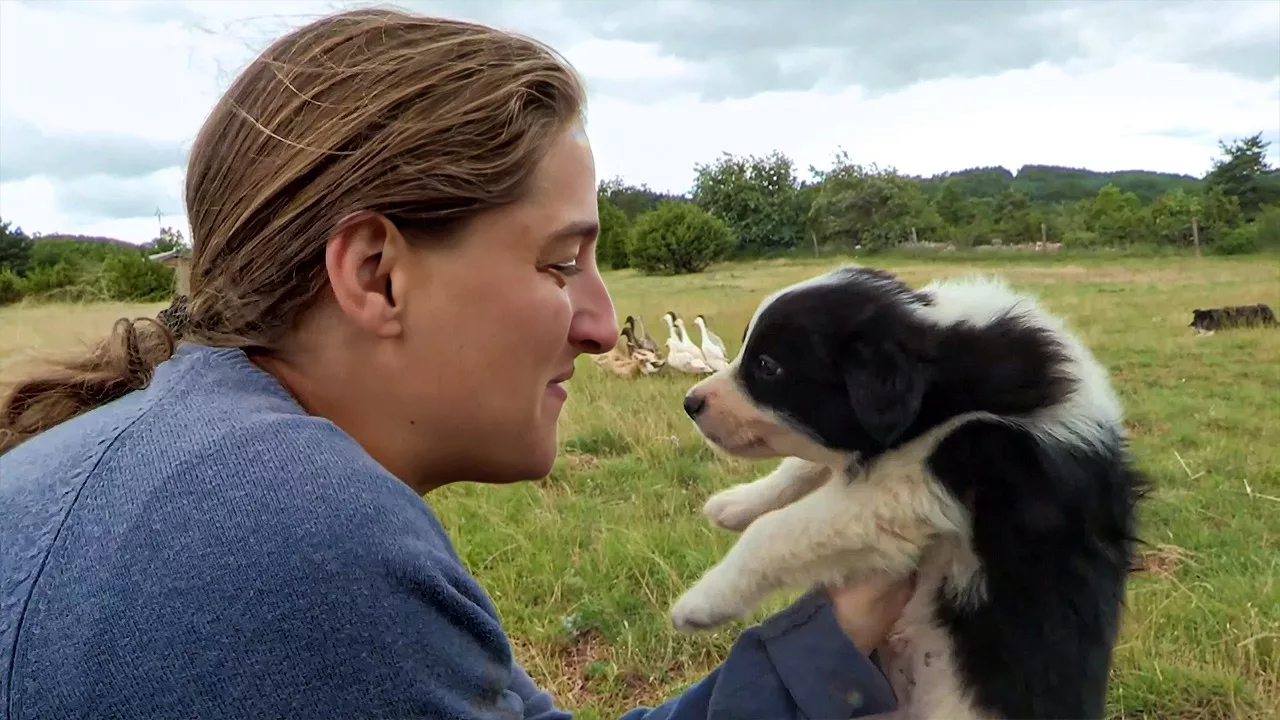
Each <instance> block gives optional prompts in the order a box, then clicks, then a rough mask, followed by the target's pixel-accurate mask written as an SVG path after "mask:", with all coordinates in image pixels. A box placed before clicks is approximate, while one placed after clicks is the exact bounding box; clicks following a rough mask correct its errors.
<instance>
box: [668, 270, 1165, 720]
mask: <svg viewBox="0 0 1280 720" xmlns="http://www.w3.org/2000/svg"><path fill="white" fill-rule="evenodd" d="M684 409H685V411H686V412H687V413H688V415H689V416H690V417H691V418H692V419H693V420H694V422H695V423H696V425H697V427H698V430H699V431H700V432H701V433H702V435H703V436H704V437H705V438H706V439H707V440H708V441H709V442H710V443H711V445H712V446H713V447H715V448H717V449H718V450H720V451H722V452H725V453H727V454H730V455H734V456H738V457H745V458H770V457H780V458H785V459H784V460H782V462H781V464H779V465H778V467H777V469H776V470H774V471H773V472H772V473H770V474H769V475H767V476H765V477H764V478H761V479H759V480H756V481H754V482H750V483H744V484H742V485H738V486H735V487H733V488H730V489H728V490H726V491H724V492H721V493H719V494H717V495H715V496H713V497H712V498H711V499H710V500H709V501H708V502H707V504H706V507H705V512H706V514H707V515H708V516H709V517H710V519H711V520H712V521H713V522H714V523H715V524H717V525H719V526H721V527H724V528H727V529H731V530H743V529H744V528H745V531H744V532H743V533H742V535H741V537H740V538H739V539H738V541H737V543H736V544H735V545H734V546H733V548H732V549H731V550H730V551H729V553H728V554H727V555H726V556H725V557H724V558H723V559H722V560H721V562H720V563H719V564H717V565H716V566H715V567H714V568H712V569H711V570H710V571H708V572H707V573H706V574H705V575H704V576H703V577H702V578H701V579H700V580H699V581H698V582H697V583H696V584H695V585H694V586H693V587H692V588H690V589H689V590H688V591H687V592H686V593H685V594H684V595H683V596H681V597H680V598H679V600H677V602H676V603H675V605H674V606H673V608H672V611H671V615H672V620H673V622H674V624H675V626H676V627H677V628H678V629H680V630H682V631H685V632H689V631H692V630H696V629H703V628H710V627H713V626H716V625H719V624H721V623H724V622H726V621H730V620H733V619H738V618H743V617H745V616H747V615H749V614H750V613H751V612H752V611H753V610H754V609H755V608H756V606H757V605H758V604H759V603H760V601H762V600H763V599H765V597H766V596H767V595H769V594H770V593H771V592H773V591H775V590H779V589H782V588H799V587H804V586H811V585H814V584H819V583H824V584H836V583H840V582H842V581H846V580H848V579H851V578H854V577H857V576H866V575H868V574H871V573H883V572H889V573H896V574H900V575H902V576H904V577H905V576H907V575H909V574H911V573H913V572H915V573H916V574H917V591H916V593H915V595H914V596H913V598H912V599H911V601H910V602H909V603H908V605H907V608H906V610H905V612H904V615H903V618H902V619H901V620H900V621H899V623H898V625H897V626H896V627H895V628H894V632H893V636H892V643H891V648H890V652H888V653H887V654H886V657H884V658H882V661H883V663H884V667H885V670H886V673H887V674H888V675H889V676H890V680H891V681H892V682H893V683H894V685H895V690H896V691H897V693H898V697H899V703H900V706H899V708H900V709H899V710H898V711H896V712H895V714H894V715H895V717H903V718H908V717H909V718H946V719H947V720H959V719H961V718H1101V717H1102V716H1103V713H1104V704H1105V697H1106V690H1107V675H1108V671H1109V668H1110V664H1111V653H1112V648H1113V646H1114V643H1115V641H1116V636H1117V630H1118V627H1119V623H1120V615H1121V610H1122V604H1123V599H1124V594H1125V583H1126V578H1127V573H1128V572H1129V568H1130V566H1131V564H1132V562H1133V555H1134V550H1135V548H1134V545H1135V543H1136V542H1137V541H1136V538H1135V526H1136V521H1135V508H1136V505H1137V503H1138V502H1139V500H1140V498H1141V496H1142V494H1143V489H1144V488H1145V486H1146V482H1145V478H1144V477H1143V476H1142V475H1141V474H1140V473H1139V472H1138V471H1137V470H1136V469H1134V467H1133V466H1132V465H1131V461H1130V457H1129V454H1128V450H1127V446H1126V438H1125V432H1124V427H1123V423H1122V415H1121V408H1120V403H1119V402H1118V400H1117V399H1116V396H1115V395H1114V394H1113V392H1112V389H1111V386H1110V383H1109V380H1108V376H1107V372H1106V371H1105V370H1104V369H1103V367H1102V366H1101V365H1100V364H1099V363H1098V361H1097V360H1095V359H1094V357H1093V355H1092V354H1091V353H1090V352H1089V351H1088V350H1087V349H1086V348H1085V347H1084V346H1083V345H1082V344H1081V343H1080V341H1079V340H1077V339H1076V338H1075V337H1074V336H1073V335H1071V334H1070V333H1069V332H1068V331H1067V330H1066V329H1065V328H1064V326H1063V324H1062V323H1061V322H1060V321H1059V320H1057V319H1056V318H1054V317H1053V316H1051V315H1049V314H1048V313H1047V312H1045V311H1044V310H1043V309H1042V308H1041V307H1039V306H1038V305H1037V304H1036V303H1035V301H1033V300H1032V299H1030V298H1027V297H1024V296H1021V295H1018V294H1016V293H1014V292H1013V291H1011V290H1010V289H1008V288H1007V287H1006V286H1005V285H1003V284H1002V283H1000V282H999V281H997V280H990V279H982V278H972V279H961V280H947V281H941V282H935V283H933V284H931V285H929V286H927V287H924V288H923V289H920V290H912V289H911V288H909V287H907V286H906V285H904V284H903V283H901V282H899V281H898V280H897V279H896V278H894V277H893V276H892V275H890V274H888V273H885V272H882V271H879V270H875V269H871V268H863V267H844V268H840V269H837V270H834V271H832V272H829V273H827V274H825V275H822V276H819V277H816V278H813V279H810V280H807V281H804V282H801V283H798V284H796V285H793V286H791V287H788V288H785V289H783V290H780V291H778V292H776V293H774V294H773V295H771V296H770V297H768V298H766V299H765V300H764V301H763V302H762V303H761V305H760V306H759V308H758V309H757V310H756V312H755V315H754V317H753V318H752V319H751V321H750V323H749V324H748V326H747V330H746V333H745V336H744V342H743V347H742V350H741V352H740V353H739V354H738V356H737V357H736V358H735V359H734V361H733V362H732V363H731V364H730V365H729V367H728V368H727V369H724V370H721V371H719V372H717V373H715V374H714V375H711V376H709V377H707V378H706V379H704V380H702V381H701V382H699V383H697V384H696V385H694V386H693V387H692V388H691V389H690V390H689V392H688V393H687V395H686V396H685V399H684Z"/></svg>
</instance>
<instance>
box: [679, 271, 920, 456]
mask: <svg viewBox="0 0 1280 720" xmlns="http://www.w3.org/2000/svg"><path fill="white" fill-rule="evenodd" d="M930 302H931V300H930V298H929V297H928V296H926V295H923V294H920V293H917V292H914V291H912V290H911V289H910V288H908V287H907V286H905V285H903V284H902V283H900V282H898V281H897V280H896V279H895V278H893V277H892V276H891V275H888V274H887V273H883V272H880V271H877V270H873V269H870V268H857V267H849V268H841V269H838V270H835V271H832V272H830V273H827V274H825V275H822V276H819V277H816V278H813V279H811V280H807V281H804V282H801V283H798V284H796V285H793V286H791V287H788V288H785V289H783V290H780V291H779V292H777V293H774V294H773V295H771V296H770V297H768V298H766V299H765V300H764V301H763V302H762V303H761V304H760V306H759V307H758V308H757V309H756V313H755V316H754V317H753V318H752V320H751V322H750V324H749V325H748V327H747V331H746V335H745V338H744V341H743V346H742V350H741V351H740V352H739V353H738V356H737V357H736V358H734V360H733V362H732V363H730V365H729V367H728V368H726V369H724V370H721V371H719V372H717V373H715V374H714V375H711V376H710V377H708V378H706V379H705V380H702V381H701V382H699V383H698V384H696V385H694V386H693V388H691V389H690V390H689V392H688V393H687V394H686V396H685V401H684V408H685V412H686V413H688V415H689V416H690V417H691V418H692V419H693V421H694V422H695V423H696V424H697V426H698V430H699V431H700V432H701V433H702V434H703V435H704V436H705V437H706V438H707V440H709V441H710V442H711V443H712V444H713V445H714V446H716V447H718V448H720V449H722V450H723V451H725V452H727V453H729V454H731V455H737V456H740V457H755V458H764V457H781V456H795V457H801V458H805V459H808V460H812V461H815V462H823V463H828V464H830V463H835V462H848V461H850V460H857V459H859V458H865V457H868V456H871V455H875V454H879V453H880V452H883V451H884V450H885V449H887V448H890V447H893V446H895V444H897V443H899V442H901V441H903V440H905V439H907V435H908V431H909V429H910V428H911V426H912V425H913V424H914V423H915V421H916V419H917V417H918V415H919V413H920V408H921V403H922V401H923V399H924V396H925V391H926V389H927V388H928V386H929V383H930V378H931V374H932V370H931V367H932V357H933V352H934V350H933V348H932V347H931V344H930V342H931V336H930V335H929V333H928V332H927V331H926V328H924V327H923V326H922V324H921V323H920V321H919V320H918V319H917V318H915V317H913V316H912V313H911V311H910V309H909V305H911V304H913V303H914V304H922V305H928V304H930Z"/></svg>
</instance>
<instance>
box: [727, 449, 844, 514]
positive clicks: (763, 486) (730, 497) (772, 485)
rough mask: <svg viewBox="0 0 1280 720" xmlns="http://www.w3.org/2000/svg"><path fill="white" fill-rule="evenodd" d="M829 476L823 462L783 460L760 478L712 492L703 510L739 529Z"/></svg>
mask: <svg viewBox="0 0 1280 720" xmlns="http://www.w3.org/2000/svg"><path fill="white" fill-rule="evenodd" d="M829 477H831V469H830V468H828V467H826V466H825V465H819V464H818V463H814V462H809V461H808V460H801V459H800V458H796V457H789V458H785V459H783V461H782V462H780V463H778V467H776V468H774V470H773V472H771V473H769V474H768V475H765V476H764V477H762V478H760V479H759V480H755V481H752V482H749V483H742V484H740V485H734V486H733V487H731V488H729V489H728V490H722V491H720V492H718V493H716V494H715V495H712V496H711V498H710V499H709V500H707V504H706V505H704V506H703V508H702V512H703V513H704V514H706V516H707V517H708V518H710V519H711V522H712V523H714V524H715V525H718V526H719V527H722V528H724V529H726V530H735V531H737V530H741V529H743V528H745V527H747V526H748V525H750V524H751V522H752V521H753V520H755V519H756V518H758V517H760V516H761V515H763V514H765V513H767V512H769V511H771V510H777V509H778V508H781V507H786V506H787V505H790V504H791V503H793V502H795V501H796V500H799V499H800V498H802V497H804V496H805V495H808V494H809V493H811V492H813V491H814V490H815V489H817V488H818V486H819V485H821V484H822V483H824V482H826V481H827V479H828V478H829Z"/></svg>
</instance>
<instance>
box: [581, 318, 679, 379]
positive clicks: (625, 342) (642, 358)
mask: <svg viewBox="0 0 1280 720" xmlns="http://www.w3.org/2000/svg"><path fill="white" fill-rule="evenodd" d="M638 345H639V343H638V342H637V341H636V337H635V335H634V334H633V333H632V331H631V328H630V327H625V326H624V327H623V328H622V332H621V333H619V335H618V343H617V344H616V345H614V346H613V349H612V350H610V351H609V352H607V353H602V354H599V355H593V356H592V357H591V360H592V361H593V362H594V363H595V364H597V365H599V366H600V367H602V368H604V369H605V370H607V371H609V372H611V373H613V374H614V375H617V376H619V377H632V376H633V375H635V374H636V373H637V372H640V373H642V374H644V375H652V374H654V373H656V372H658V371H659V370H661V369H662V367H663V366H664V365H665V364H666V361H665V360H663V359H662V358H661V357H658V355H657V354H656V353H651V352H649V351H647V350H645V349H643V348H641V347H639V346H638Z"/></svg>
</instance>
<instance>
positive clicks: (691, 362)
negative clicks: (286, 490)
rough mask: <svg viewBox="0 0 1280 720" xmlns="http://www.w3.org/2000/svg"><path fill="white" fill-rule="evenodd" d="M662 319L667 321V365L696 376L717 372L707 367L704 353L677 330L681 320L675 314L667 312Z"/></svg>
mask: <svg viewBox="0 0 1280 720" xmlns="http://www.w3.org/2000/svg"><path fill="white" fill-rule="evenodd" d="M662 319H663V320H666V321H667V330H668V333H669V334H668V335H667V365H670V366H671V367H673V368H675V369H677V370H679V371H680V372H686V373H691V374H694V375H705V374H707V373H711V372H715V371H714V370H712V369H711V366H710V365H707V361H706V360H705V359H703V357H702V352H701V351H699V350H698V346H697V345H694V344H693V343H692V342H689V339H688V338H687V337H685V336H684V334H683V333H681V332H679V331H678V330H676V327H677V324H679V323H680V318H679V317H677V316H676V314H675V313H674V312H671V311H667V312H665V313H663V315H662Z"/></svg>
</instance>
